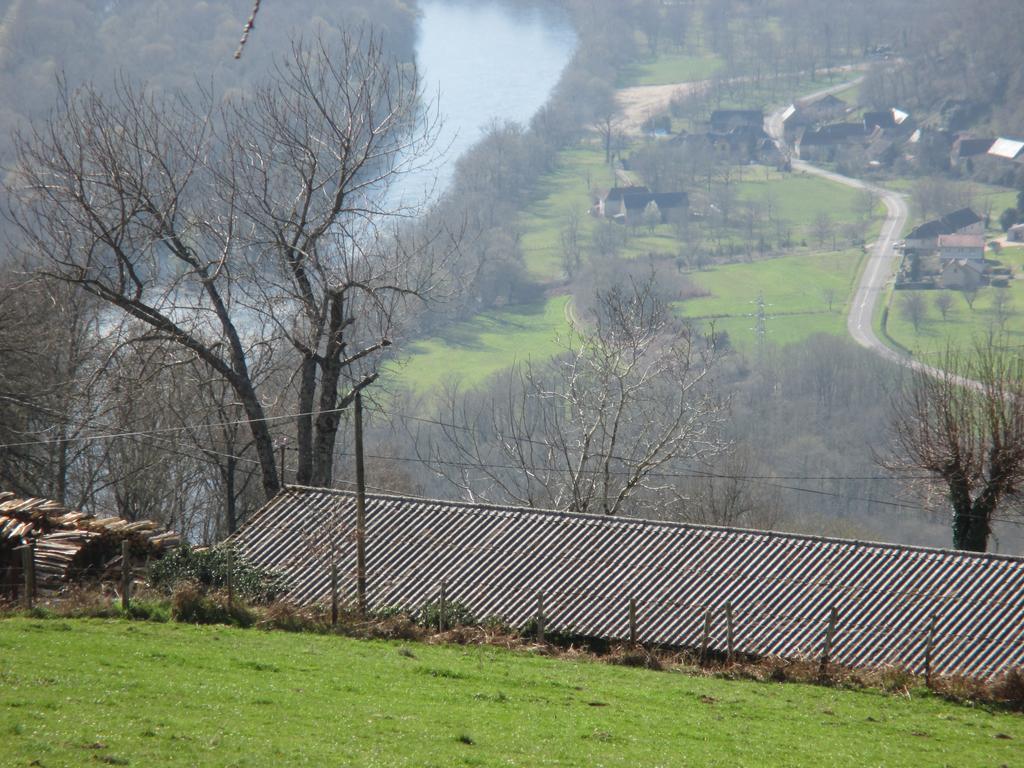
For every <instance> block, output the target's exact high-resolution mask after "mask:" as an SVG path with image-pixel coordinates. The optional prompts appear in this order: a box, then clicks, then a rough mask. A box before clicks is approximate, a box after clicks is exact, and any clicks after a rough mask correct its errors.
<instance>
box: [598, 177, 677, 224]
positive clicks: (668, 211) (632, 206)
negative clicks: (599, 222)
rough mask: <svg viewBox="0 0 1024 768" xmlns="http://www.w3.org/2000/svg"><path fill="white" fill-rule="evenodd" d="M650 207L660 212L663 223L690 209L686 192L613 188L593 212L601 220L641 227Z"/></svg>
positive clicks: (601, 199) (642, 188) (604, 195)
mask: <svg viewBox="0 0 1024 768" xmlns="http://www.w3.org/2000/svg"><path fill="white" fill-rule="evenodd" d="M648 206H653V207H654V209H655V210H657V211H658V215H659V217H660V220H661V222H662V223H664V222H666V221H669V220H671V219H672V218H673V217H674V216H675V215H677V214H678V213H679V212H680V211H685V210H686V209H687V207H688V206H689V198H688V196H687V194H686V193H685V192H651V190H650V189H648V188H647V187H644V186H629V187H612V188H611V189H609V190H608V191H607V192H606V193H604V194H603V195H601V196H600V197H598V199H597V201H596V202H595V204H594V207H593V208H592V209H591V210H592V212H593V214H594V215H595V216H597V217H598V218H600V219H611V220H613V221H617V222H619V223H623V224H638V223H640V221H641V219H642V218H643V215H644V212H645V211H646V210H647V209H648Z"/></svg>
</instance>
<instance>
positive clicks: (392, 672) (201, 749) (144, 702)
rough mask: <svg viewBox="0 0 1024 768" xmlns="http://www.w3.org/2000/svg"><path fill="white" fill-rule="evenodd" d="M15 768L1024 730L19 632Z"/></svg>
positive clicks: (744, 750) (662, 688)
mask: <svg viewBox="0 0 1024 768" xmlns="http://www.w3.org/2000/svg"><path fill="white" fill-rule="evenodd" d="M0 683H2V684H0V745H2V747H0V764H2V765H3V766H4V768H15V767H16V766H18V767H20V766H25V767H26V768H27V767H28V766H48V767H52V766H78V765H97V764H100V765H103V764H106V765H136V766H204V768H216V767H219V766H248V767H251V768H256V767H258V766H275V767H276V766H303V765H308V766H361V767H362V766H437V767H438V768H440V767H442V766H443V767H445V768H447V767H448V766H453V765H471V766H606V767H607V768H612V767H613V766H629V768H633V767H635V766H688V765H692V766H730V768H732V767H733V766H756V767H757V768H765V767H768V766H815V768H817V767H818V766H833V765H835V766H838V765H884V766H888V768H894V767H895V766H922V765H929V766H932V765H934V766H940V765H955V766H957V768H970V767H971V766H999V765H1018V764H1019V761H1020V755H1021V746H1020V742H1021V740H1022V739H1024V718H1022V717H1021V716H1019V715H1013V714H1002V713H992V712H989V711H986V710H984V709H982V708H968V707H965V706H962V705H956V704H951V703H948V702H945V701H943V700H941V699H939V698H937V697H934V696H931V695H930V694H928V693H927V692H922V691H917V690H915V691H913V692H912V693H911V695H910V696H894V695H885V694H882V693H876V692H853V691H844V690H838V689H830V688H822V687H815V686H806V685H798V684H781V683H756V682H734V681H725V680H718V679H707V678H696V677H690V676H686V675H682V674H678V673H664V672H661V673H659V672H648V671H645V670H638V669H629V668H624V667H610V666H606V665H602V664H596V663H593V662H587V661H575V662H573V661H562V660H553V659H547V658H544V657H540V656H533V655H529V654H525V653H521V652H520V653H513V652H508V651H504V650H500V649H496V648H492V647H460V646H428V645H408V646H405V647H403V646H400V645H398V644H395V643H387V642H378V641H360V640H350V639H344V638H338V637H329V636H317V635H295V634H286V633H269V632H261V631H258V630H238V629H228V628H224V627H192V626H185V625H178V624H147V623H141V622H139V623H128V622H124V621H119V620H109V621H101V620H67V621H62V620H56V619H48V620H31V619H5V620H0Z"/></svg>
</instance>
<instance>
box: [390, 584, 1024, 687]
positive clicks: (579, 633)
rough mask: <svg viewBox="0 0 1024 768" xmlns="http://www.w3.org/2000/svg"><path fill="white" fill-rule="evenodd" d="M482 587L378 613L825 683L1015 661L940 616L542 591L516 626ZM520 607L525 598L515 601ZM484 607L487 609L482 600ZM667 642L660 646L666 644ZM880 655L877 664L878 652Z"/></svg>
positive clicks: (1004, 641) (999, 640)
mask: <svg viewBox="0 0 1024 768" xmlns="http://www.w3.org/2000/svg"><path fill="white" fill-rule="evenodd" d="M485 590H486V585H477V584H473V585H470V586H469V587H468V588H467V589H462V590H460V589H459V587H458V583H457V582H456V581H449V580H443V581H442V582H440V583H439V584H438V586H437V589H436V592H435V595H434V597H433V599H432V600H430V601H429V602H427V603H426V604H425V605H424V606H420V607H418V608H417V607H413V606H408V607H404V608H403V607H402V606H398V605H390V606H380V607H378V610H380V611H383V612H385V613H392V612H396V611H400V610H406V611H407V612H409V613H410V614H412V615H420V616H421V618H423V616H422V615H423V614H424V613H426V612H429V613H430V614H431V615H430V617H429V618H428V620H429V621H430V623H432V624H435V625H437V626H438V627H439V628H440V629H441V630H442V631H443V630H445V629H446V628H450V627H451V626H453V625H455V624H456V623H462V622H464V621H466V620H467V617H468V620H469V621H471V622H473V623H481V624H495V625H505V626H512V627H515V628H517V629H520V630H522V631H525V632H528V633H531V634H533V635H534V636H536V638H537V639H538V640H539V641H541V642H543V641H545V640H551V639H554V638H556V637H561V638H562V639H567V640H572V639H587V638H589V639H598V640H605V641H610V642H624V643H629V644H631V645H640V646H651V647H671V648H675V649H682V650H688V651H689V652H691V653H692V654H694V655H695V656H696V657H697V658H699V659H700V660H701V661H702V662H703V661H708V660H709V659H710V658H711V657H712V656H714V657H716V658H718V659H724V660H726V661H733V660H736V659H739V658H766V657H781V658H788V659H791V660H794V661H797V660H798V661H814V662H817V663H818V664H819V665H820V674H821V675H822V676H825V675H826V674H827V670H828V667H829V665H830V664H837V665H839V666H843V667H850V668H869V669H876V668H882V667H896V668H900V669H904V670H906V671H908V672H911V673H913V674H915V675H921V676H924V677H925V678H926V680H928V681H929V682H930V679H931V677H932V675H933V674H934V675H938V674H952V672H951V670H952V669H961V668H965V667H967V666H969V664H970V662H971V659H972V658H980V657H984V658H992V657H999V658H1006V659H1007V662H1006V663H1005V664H1003V665H999V666H998V667H997V668H993V669H991V670H988V671H987V673H985V674H980V675H978V674H977V673H976V674H975V676H979V677H989V678H990V677H996V676H998V675H999V674H1001V673H1003V672H1005V671H1008V670H1010V669H1012V668H1017V667H1019V666H1020V664H1019V663H1014V659H1019V656H1015V655H1014V652H1017V654H1019V653H1020V652H1021V650H1022V643H1024V638H1022V637H1020V636H1019V635H1017V636H1011V635H1010V634H1007V635H1005V636H1000V637H987V636H982V635H971V634H964V633H962V632H957V631H952V630H951V629H950V627H949V622H948V621H945V620H944V618H943V617H942V616H940V615H939V614H933V615H931V616H930V617H928V619H927V621H925V622H924V623H915V622H901V623H896V624H878V623H870V622H868V623H864V622H863V621H858V620H856V619H854V618H853V616H852V615H849V616H847V617H844V614H843V611H842V610H841V609H840V608H839V607H837V606H830V607H828V608H827V609H825V610H823V611H820V612H819V614H818V615H809V614H808V613H797V614H790V615H782V614H775V613H770V612H766V611H763V610H760V609H759V608H758V607H757V606H747V607H744V608H738V607H736V606H734V605H733V604H732V603H731V602H728V601H726V602H724V603H719V604H702V605H684V604H680V603H678V602H676V601H672V600H639V599H637V598H633V597H622V596H620V595H609V594H596V593H592V594H588V593H580V592H569V593H566V592H545V591H543V590H541V591H539V592H537V593H536V594H535V595H532V597H533V601H534V606H535V607H534V610H533V612H532V614H531V615H529V616H528V618H527V619H526V620H525V621H520V622H518V623H516V622H514V621H511V620H509V619H507V618H506V617H504V616H501V615H497V614H486V613H485V614H481V613H479V612H478V611H477V610H474V609H473V607H472V606H474V605H479V604H481V601H480V599H479V598H480V596H481V594H482V591H484V592H485ZM521 596H522V598H523V599H524V601H528V600H529V599H530V597H531V595H530V594H527V593H523V594H522V595H521ZM484 603H486V600H484ZM580 607H582V608H583V611H584V612H585V613H586V614H589V616H591V617H592V620H591V622H589V623H588V622H587V621H586V619H584V620H583V621H579V620H569V619H567V618H566V616H565V613H566V611H567V609H568V612H571V613H572V614H576V613H577V612H578V611H579V609H580ZM669 637H670V638H672V641H670V642H668V641H666V638H669ZM880 645H881V646H884V647H885V648H887V649H888V650H887V652H886V653H884V655H881V656H879V655H878V653H877V650H876V649H877V648H878V646H880Z"/></svg>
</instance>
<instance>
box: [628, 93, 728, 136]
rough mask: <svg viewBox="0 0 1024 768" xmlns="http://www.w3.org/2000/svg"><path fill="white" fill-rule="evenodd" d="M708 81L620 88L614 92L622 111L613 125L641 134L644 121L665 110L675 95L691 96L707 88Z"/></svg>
mask: <svg viewBox="0 0 1024 768" xmlns="http://www.w3.org/2000/svg"><path fill="white" fill-rule="evenodd" d="M710 82H711V81H709V80H696V81H693V82H689V83H672V84H670V85H638V86H634V87H633V88H620V89H619V90H618V91H616V92H615V99H616V101H618V103H619V107H620V108H621V110H622V111H621V114H620V115H619V117H618V119H617V120H616V123H615V127H616V128H617V129H618V130H620V131H622V132H623V133H626V134H628V135H632V136H635V135H637V134H641V133H643V130H642V129H641V126H642V125H643V124H644V121H645V120H647V118H649V117H652V116H654V115H657V114H661V113H662V112H665V111H666V110H667V109H668V105H669V104H670V103H671V102H672V99H673V98H674V97H675V96H677V95H679V96H693V95H694V94H696V93H700V92H701V91H703V90H705V89H707V87H708V86H709V85H710Z"/></svg>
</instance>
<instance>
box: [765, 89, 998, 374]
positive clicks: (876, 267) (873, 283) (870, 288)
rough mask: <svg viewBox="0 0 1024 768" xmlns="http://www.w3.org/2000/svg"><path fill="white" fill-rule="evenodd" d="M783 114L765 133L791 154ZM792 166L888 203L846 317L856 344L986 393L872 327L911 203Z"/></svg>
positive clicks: (800, 164)
mask: <svg viewBox="0 0 1024 768" xmlns="http://www.w3.org/2000/svg"><path fill="white" fill-rule="evenodd" d="M859 82H860V79H858V80H855V81H853V82H852V83H844V84H842V85H836V86H833V87H831V88H825V89H823V90H820V91H817V92H816V93H812V94H810V95H808V96H805V97H804V98H803V99H801V101H805V100H813V99H816V98H820V97H822V96H827V95H828V94H830V93H839V92H840V91H843V90H846V89H847V88H850V87H852V86H854V85H856V84H857V83H859ZM783 112H785V107H784V108H782V109H779V110H776V111H775V112H773V113H772V114H770V115H769V116H768V117H767V118H765V130H766V131H767V132H768V134H769V135H770V136H771V137H772V139H774V141H775V143H776V145H778V147H779V148H780V149H781V150H782V151H783V152H784V153H786V154H790V153H791V150H790V148H789V147H787V146H786V143H785V139H784V137H783V126H782V114H783ZM792 163H793V170H795V171H803V172H804V173H807V174H810V175H812V176H820V177H821V178H823V179H829V180H830V181H834V182H836V183H837V184H844V185H846V186H847V187H853V188H854V189H866V190H870V191H871V192H874V193H875V194H876V195H878V197H879V198H880V199H881V200H882V202H883V203H885V210H886V216H885V223H884V224H883V225H882V231H881V233H880V234H879V236H878V240H876V241H875V244H874V245H873V246H872V248H871V253H870V255H869V256H868V263H867V264H866V265H864V271H863V272H862V273H861V277H860V282H859V283H858V284H857V289H856V290H855V291H854V294H853V301H852V302H851V303H850V313H849V315H847V317H846V328H847V330H848V331H849V333H850V336H851V337H852V338H853V340H854V341H856V342H857V343H858V344H860V345H861V346H862V347H865V348H867V349H870V350H871V351H872V352H874V353H876V354H878V355H880V356H881V357H884V358H885V359H886V360H891V361H892V362H894V363H898V364H899V365H902V366H904V367H906V368H910V369H912V370H914V371H918V372H920V373H926V374H928V375H929V376H934V377H936V378H940V379H941V378H947V377H948V378H949V380H950V381H953V382H956V383H957V384H959V385H960V386H965V387H972V388H974V389H978V390H981V389H983V388H984V387H983V385H982V384H981V383H980V382H977V381H974V380H973V379H967V378H964V377H962V376H957V375H950V373H949V372H948V371H943V370H942V369H941V368H936V367H934V366H931V365H927V364H925V363H922V362H920V361H918V360H915V359H914V358H912V357H910V356H909V355H905V354H901V353H899V352H897V351H896V350H894V349H893V348H892V347H887V346H886V345H885V344H883V343H882V341H881V340H880V339H879V338H878V337H877V336H876V335H875V329H874V326H873V324H872V320H873V319H874V316H875V307H876V306H877V305H878V300H879V299H880V298H881V297H882V295H883V294H884V293H885V286H886V284H887V283H888V282H889V277H890V276H891V275H892V274H893V271H894V270H895V267H896V248H895V246H896V243H897V242H898V241H899V239H900V233H902V232H903V227H904V226H905V225H906V223H907V203H906V200H904V198H903V195H901V194H899V193H898V192H893V191H892V190H891V189H885V188H884V187H879V186H877V185H876V184H870V183H868V182H866V181H861V180H860V179H851V178H850V177H848V176H843V175H841V174H838V173H833V172H832V171H827V170H825V169H824V168H818V167H817V166H814V165H811V164H810V163H808V162H806V161H804V160H801V159H800V158H799V157H793V159H792Z"/></svg>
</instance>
